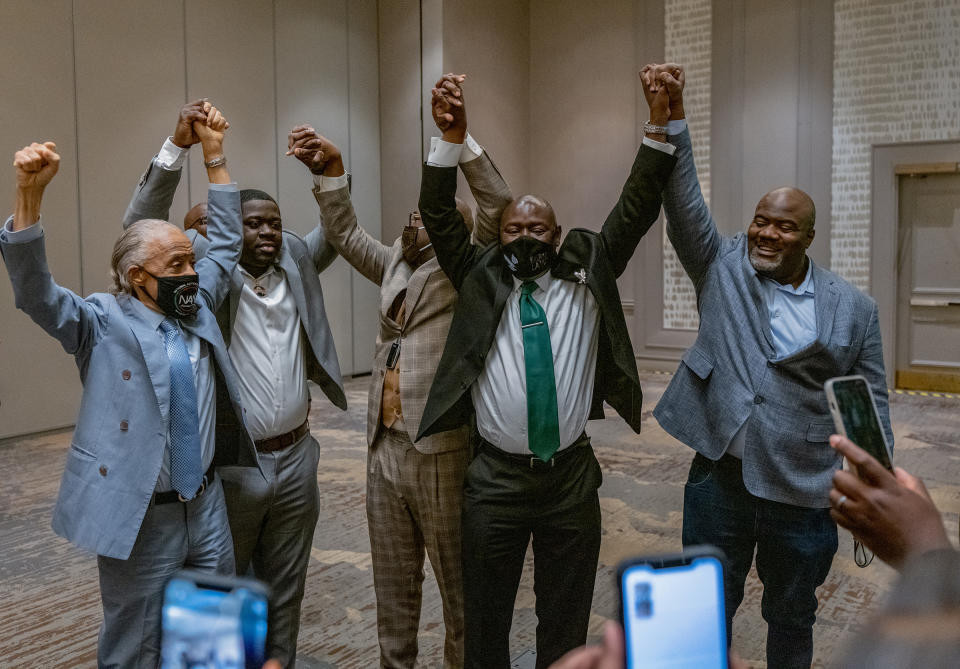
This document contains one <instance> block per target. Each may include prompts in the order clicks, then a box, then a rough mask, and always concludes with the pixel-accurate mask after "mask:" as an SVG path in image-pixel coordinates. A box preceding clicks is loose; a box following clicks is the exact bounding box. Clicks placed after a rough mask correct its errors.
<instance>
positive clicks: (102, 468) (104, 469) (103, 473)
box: [100, 465, 107, 476]
mask: <svg viewBox="0 0 960 669" xmlns="http://www.w3.org/2000/svg"><path fill="white" fill-rule="evenodd" d="M106 475H107V466H106V465H100V476H106Z"/></svg>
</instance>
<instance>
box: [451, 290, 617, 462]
mask: <svg viewBox="0 0 960 669" xmlns="http://www.w3.org/2000/svg"><path fill="white" fill-rule="evenodd" d="M536 282H537V286H538V288H537V289H536V290H535V291H533V294H532V296H533V299H535V300H536V301H537V302H538V303H539V304H540V306H541V307H543V310H544V312H546V314H547V325H548V326H549V328H550V346H551V348H552V349H553V373H554V377H555V380H556V384H557V413H558V418H559V421H560V449H561V450H562V449H564V448H566V447H568V446H570V445H571V444H573V443H574V442H575V441H577V438H578V437H579V436H580V435H581V434H583V431H584V429H585V428H586V426H587V419H588V418H589V416H590V401H591V399H592V397H593V382H594V378H595V376H596V371H597V346H598V344H599V341H600V340H599V337H598V336H597V335H598V332H599V327H600V308H599V307H598V306H597V301H596V299H595V298H594V297H593V293H591V292H590V288H589V287H588V286H587V285H586V284H578V283H574V282H573V281H565V280H563V279H557V278H556V277H554V276H552V275H551V274H550V273H547V274H544V275H543V276H541V277H540V278H539V279H537V280H536ZM522 285H523V284H522V283H521V282H520V281H519V280H517V279H514V290H513V291H512V292H511V293H510V296H509V297H507V303H506V305H505V306H504V308H503V314H502V315H501V316H500V325H499V326H497V333H496V336H495V337H494V340H493V345H492V346H491V347H490V351H489V352H488V353H487V358H486V364H485V365H484V368H483V371H482V372H481V373H480V376H479V377H477V380H476V381H475V382H474V384H473V386H472V388H471V391H470V392H471V394H472V396H473V406H474V408H475V409H476V412H477V429H478V431H479V432H480V436H481V437H483V438H484V439H486V440H487V441H488V442H490V443H491V444H493V445H494V446H497V447H498V448H501V449H503V450H505V451H509V452H511V453H521V454H524V455H526V454H529V453H530V448H529V445H528V442H527V438H528V435H527V372H526V366H525V364H524V358H523V334H522V332H521V328H520V291H521V286H522Z"/></svg>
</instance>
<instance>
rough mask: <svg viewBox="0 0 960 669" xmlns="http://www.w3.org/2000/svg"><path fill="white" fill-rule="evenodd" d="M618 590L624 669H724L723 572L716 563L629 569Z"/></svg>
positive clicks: (704, 560) (710, 559)
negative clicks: (624, 645) (625, 666)
mask: <svg viewBox="0 0 960 669" xmlns="http://www.w3.org/2000/svg"><path fill="white" fill-rule="evenodd" d="M620 589H621V593H622V596H623V625H624V633H625V634H626V643H627V669H633V668H640V667H644V668H647V667H649V668H655V667H670V668H671V669H682V668H685V667H689V669H726V667H727V632H726V616H725V615H724V603H723V602H724V600H723V566H722V565H721V564H720V561H719V560H718V559H717V558H715V557H697V558H693V559H692V561H691V562H690V563H689V564H679V565H674V566H667V567H656V566H654V565H652V564H643V563H639V564H634V565H630V566H628V567H627V568H626V569H625V570H624V571H623V572H622V576H621V583H620Z"/></svg>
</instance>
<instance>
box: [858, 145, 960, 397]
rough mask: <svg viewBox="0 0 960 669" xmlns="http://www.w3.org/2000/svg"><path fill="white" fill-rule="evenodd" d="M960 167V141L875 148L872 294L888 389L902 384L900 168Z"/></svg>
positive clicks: (871, 254) (872, 207)
mask: <svg viewBox="0 0 960 669" xmlns="http://www.w3.org/2000/svg"><path fill="white" fill-rule="evenodd" d="M933 163H960V139H955V140H942V141H927V142H900V143H894V144H874V145H873V147H872V169H871V178H870V183H871V187H870V190H871V197H870V295H872V296H873V298H874V299H875V300H876V301H877V307H878V309H879V313H878V315H877V317H878V319H879V321H880V336H881V337H882V338H883V344H884V346H883V365H884V367H885V369H886V373H887V387H888V388H893V387H894V383H895V380H896V369H895V364H896V356H895V353H896V350H897V349H896V346H897V341H896V333H897V302H896V300H897V286H898V284H899V282H900V277H899V275H898V272H897V233H898V228H899V225H900V222H899V211H900V177H901V176H906V175H904V174H898V173H897V171H898V170H897V166H898V165H908V164H909V165H913V166H918V167H917V169H918V170H919V166H922V165H924V164H933Z"/></svg>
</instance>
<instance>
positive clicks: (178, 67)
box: [74, 0, 184, 292]
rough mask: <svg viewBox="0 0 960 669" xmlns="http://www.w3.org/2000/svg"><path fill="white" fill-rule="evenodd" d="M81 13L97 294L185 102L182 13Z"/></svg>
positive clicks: (128, 5) (84, 212)
mask: <svg viewBox="0 0 960 669" xmlns="http://www.w3.org/2000/svg"><path fill="white" fill-rule="evenodd" d="M74 12H75V22H76V32H75V34H76V77H77V132H78V142H77V144H78V156H79V170H80V212H81V216H82V225H81V233H82V234H81V253H82V258H83V287H84V290H85V291H87V292H94V291H100V290H103V289H105V288H106V286H107V277H108V274H109V264H110V253H111V250H112V248H113V243H114V241H115V240H116V238H117V236H118V235H119V232H120V220H121V217H122V216H123V212H124V210H125V209H126V206H127V203H128V202H129V200H130V195H131V193H132V192H133V188H134V186H135V185H136V183H137V180H138V179H139V177H140V174H141V173H142V172H143V170H144V169H145V168H146V166H147V164H148V162H149V161H150V158H151V157H152V156H153V155H155V154H156V152H157V150H158V149H159V148H160V145H161V144H162V142H163V139H164V138H165V137H167V136H168V135H169V134H170V133H171V132H172V131H173V127H174V125H175V123H176V118H177V110H178V109H179V107H180V105H181V104H183V91H184V80H183V41H182V30H181V29H180V26H181V25H182V21H183V12H182V8H181V5H180V3H179V2H162V3H161V2H151V1H150V0H104V1H103V2H81V3H75V6H74ZM160 28H168V30H166V31H161V30H159V29H160ZM161 37H162V39H161ZM183 197H184V195H183V194H182V193H181V194H180V196H179V199H178V207H177V211H179V214H180V216H181V217H182V215H183V211H184V209H183V202H184V200H183ZM172 218H173V219H174V220H175V221H176V220H177V216H176V214H173V215H172Z"/></svg>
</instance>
